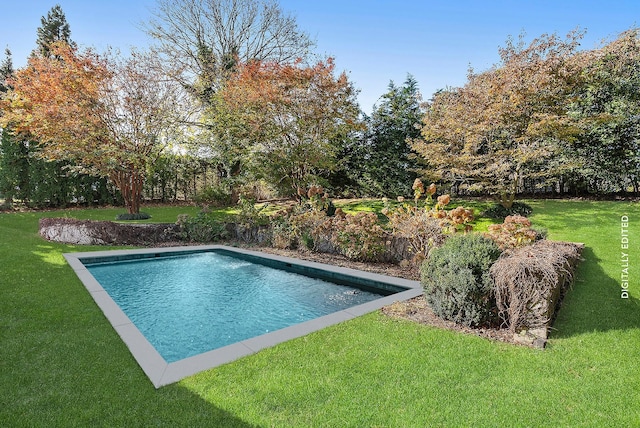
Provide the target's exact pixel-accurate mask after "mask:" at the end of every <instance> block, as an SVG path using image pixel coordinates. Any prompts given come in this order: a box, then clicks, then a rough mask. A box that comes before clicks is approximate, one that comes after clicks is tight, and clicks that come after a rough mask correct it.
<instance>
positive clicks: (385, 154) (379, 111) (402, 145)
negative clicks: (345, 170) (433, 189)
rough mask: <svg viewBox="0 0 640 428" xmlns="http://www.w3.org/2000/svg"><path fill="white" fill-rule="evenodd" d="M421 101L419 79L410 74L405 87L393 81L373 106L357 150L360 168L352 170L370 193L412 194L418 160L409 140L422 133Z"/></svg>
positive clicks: (384, 194) (388, 194) (385, 194)
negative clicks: (414, 156)
mask: <svg viewBox="0 0 640 428" xmlns="http://www.w3.org/2000/svg"><path fill="white" fill-rule="evenodd" d="M420 104H421V98H420V92H419V90H418V82H417V81H416V80H415V78H414V77H413V76H411V75H408V76H407V79H406V80H405V82H404V84H403V85H402V86H396V85H395V84H394V83H393V81H392V82H390V83H389V89H388V91H387V93H386V94H384V95H382V97H380V105H376V106H374V111H373V113H372V115H371V117H370V118H368V121H367V122H368V127H367V128H368V129H367V132H366V133H365V134H364V135H363V138H362V141H360V144H359V147H358V148H357V150H356V153H355V154H356V159H357V160H358V162H359V163H360V165H361V167H360V168H361V169H360V170H359V171H353V172H355V173H356V174H358V181H359V182H360V185H361V186H362V187H363V188H365V189H366V191H367V193H369V194H371V195H375V196H392V197H393V196H398V195H409V194H411V186H412V184H413V181H414V180H415V178H416V177H417V173H416V169H417V168H418V163H417V161H416V160H415V159H412V156H411V148H410V146H409V144H408V142H407V141H408V140H410V139H414V138H418V137H419V136H420V130H419V129H418V127H417V125H418V124H419V123H420V121H421V120H422V117H423V113H424V112H423V110H422V108H421V106H420ZM353 172H352V173H353Z"/></svg>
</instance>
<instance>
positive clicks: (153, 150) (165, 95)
mask: <svg viewBox="0 0 640 428" xmlns="http://www.w3.org/2000/svg"><path fill="white" fill-rule="evenodd" d="M50 49H51V53H52V56H46V57H45V56H42V55H34V56H32V57H31V58H30V59H29V63H28V65H27V67H25V68H24V69H21V70H18V71H17V72H16V76H15V78H14V79H13V80H12V84H13V86H14V89H13V90H12V91H10V93H9V95H8V97H7V98H6V100H5V102H4V110H5V111H6V112H7V113H6V115H5V117H4V118H3V120H4V121H12V122H13V123H16V124H17V125H16V129H17V131H28V132H30V133H31V135H33V136H35V138H37V140H38V141H39V142H40V144H41V149H42V150H41V152H40V155H41V156H44V157H46V158H48V159H68V160H72V161H74V162H75V163H76V165H79V166H80V167H82V168H83V169H84V170H87V171H90V172H94V173H98V174H100V175H103V176H106V177H109V178H110V179H111V180H112V181H113V183H114V184H115V185H116V186H117V188H118V189H119V190H120V191H121V193H122V196H123V198H124V201H125V204H126V206H127V209H128V211H129V212H130V213H138V212H139V210H140V202H141V191H142V184H143V181H144V175H145V171H146V165H147V163H148V162H152V161H153V160H154V159H155V157H157V156H158V155H159V154H160V152H161V151H162V149H163V147H164V145H165V142H166V138H167V134H168V133H169V132H170V130H171V129H172V127H173V125H174V123H175V120H174V119H175V117H176V114H178V113H179V112H181V111H182V109H181V108H180V106H179V102H180V100H181V98H180V94H179V91H178V88H176V86H175V85H174V84H172V83H171V82H169V81H168V80H167V79H166V78H164V76H161V75H157V74H155V73H154V70H156V69H157V68H156V67H153V66H152V64H150V61H153V59H151V58H149V57H146V56H144V55H142V54H138V53H135V52H134V53H133V54H132V56H131V57H130V58H129V59H127V60H118V59H110V58H106V57H100V56H98V55H96V54H94V53H92V52H91V51H85V52H79V51H78V50H77V49H75V48H73V47H71V46H69V45H67V44H64V43H53V44H52V45H51V46H50Z"/></svg>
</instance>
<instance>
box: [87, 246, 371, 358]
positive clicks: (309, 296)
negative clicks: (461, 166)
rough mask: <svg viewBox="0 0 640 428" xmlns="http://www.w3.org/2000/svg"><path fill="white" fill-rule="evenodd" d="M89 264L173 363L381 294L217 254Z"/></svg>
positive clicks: (144, 333) (96, 275)
mask: <svg viewBox="0 0 640 428" xmlns="http://www.w3.org/2000/svg"><path fill="white" fill-rule="evenodd" d="M86 267H87V269H88V270H89V272H90V273H91V274H92V275H93V276H94V277H95V279H96V280H97V281H98V282H99V283H100V284H101V285H102V287H103V288H104V290H105V291H106V292H107V293H108V294H109V295H110V296H111V298H112V299H113V300H114V301H115V302H116V303H117V304H118V305H119V306H120V308H121V309H122V311H123V312H124V313H125V314H126V315H127V316H128V317H129V319H130V320H131V322H132V323H133V324H135V326H136V327H137V328H138V329H139V330H140V331H141V332H142V334H143V335H144V336H145V337H146V338H147V340H148V341H149V342H150V343H151V344H152V345H153V346H154V347H155V348H156V350H157V351H158V352H159V353H160V355H161V356H162V357H163V358H164V359H165V360H166V361H167V362H168V363H171V362H175V361H178V360H181V359H184V358H187V357H190V356H193V355H197V354H200V353H203V352H207V351H210V350H213V349H217V348H220V347H223V346H226V345H229V344H232V343H235V342H238V341H242V340H245V339H249V338H252V337H255V336H259V335H261V334H265V333H269V332H272V331H275V330H278V329H282V328H284V327H288V326H291V325H294V324H298V323H302V322H305V321H308V320H312V319H315V318H318V317H321V316H324V315H328V314H331V313H334V312H338V311H341V310H343V309H347V308H350V307H353V306H356V305H360V304H363V303H367V302H370V301H373V300H376V299H379V298H380V297H381V294H377V293H373V292H369V291H365V290H362V289H358V288H355V287H351V286H346V285H337V284H334V283H331V282H327V281H323V280H320V279H316V278H311V277H307V276H304V275H300V274H296V273H292V272H288V271H285V270H282V269H275V268H272V267H268V266H265V265H261V264H257V263H252V262H250V261H247V260H244V259H242V258H236V257H231V256H229V255H226V254H220V253H217V252H201V253H191V254H186V255H173V256H164V257H155V258H142V259H134V260H124V261H123V260H121V261H115V262H101V263H89V264H87V265H86Z"/></svg>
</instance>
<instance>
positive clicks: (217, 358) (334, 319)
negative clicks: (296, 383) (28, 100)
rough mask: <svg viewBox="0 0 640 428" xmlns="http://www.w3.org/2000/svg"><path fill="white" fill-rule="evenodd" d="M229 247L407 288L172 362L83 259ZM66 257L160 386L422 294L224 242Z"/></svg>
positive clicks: (396, 281) (408, 285) (413, 285)
mask: <svg viewBox="0 0 640 428" xmlns="http://www.w3.org/2000/svg"><path fill="white" fill-rule="evenodd" d="M212 250H224V251H230V252H234V253H237V254H239V255H245V256H250V257H260V258H262V259H266V260H271V261H274V262H279V263H285V264H290V265H294V266H300V267H301V268H303V269H310V270H320V271H324V272H329V273H330V274H332V275H333V274H338V275H343V276H349V277H354V278H361V279H364V280H365V281H371V282H378V283H385V284H389V285H391V286H394V287H400V288H403V289H406V291H400V292H398V293H395V294H392V295H389V296H384V297H381V298H379V299H376V300H373V301H371V302H368V303H365V304H362V305H358V306H354V307H352V308H349V309H344V310H341V311H339V312H335V313H333V314H329V315H325V316H322V317H320V318H316V319H313V320H310V321H306V322H303V323H300V324H296V325H293V326H290V327H286V328H283V329H281V330H276V331H273V332H270V333H266V334H263V335H261V336H256V337H253V338H251V339H247V340H242V341H240V342H237V343H234V344H231V345H228V346H224V347H222V348H218V349H214V350H212V351H208V352H205V353H202V354H199V355H195V356H193V357H189V358H185V359H183V360H180V361H176V362H173V363H167V362H166V361H165V360H164V358H162V356H160V354H159V353H158V351H156V349H155V348H154V347H153V345H151V343H149V341H148V340H147V339H146V338H145V337H144V335H143V334H142V333H141V332H140V331H139V330H138V328H137V327H136V326H135V325H134V324H133V323H132V322H131V320H130V319H129V317H127V315H125V313H124V312H123V311H122V309H120V307H119V306H118V305H117V304H116V302H114V301H113V299H112V298H111V297H110V296H109V294H108V293H107V292H106V291H105V290H104V288H102V286H101V285H100V284H99V283H98V281H96V279H95V278H94V277H93V275H91V273H90V272H89V271H88V270H87V268H86V267H85V265H84V264H83V263H82V261H83V260H88V259H96V258H101V257H129V256H134V257H135V255H144V254H158V255H162V254H167V253H175V252H187V253H188V252H198V251H212ZM64 257H65V259H66V260H67V262H68V263H69V265H70V266H71V268H73V270H74V271H75V273H76V275H78V278H79V279H80V280H81V281H82V283H83V284H84V286H85V287H86V289H87V291H88V292H89V294H90V295H91V297H93V300H94V301H95V302H96V304H97V305H98V307H100V309H102V312H103V313H104V315H105V317H106V318H107V319H108V320H109V322H110V323H111V325H112V326H113V328H114V329H115V330H116V332H117V333H118V334H119V335H120V337H121V338H122V340H123V341H124V343H125V344H126V345H127V347H128V348H129V351H130V352H131V354H132V355H133V357H134V358H135V360H136V361H137V362H138V364H139V365H140V367H141V368H142V370H143V371H144V373H145V374H146V375H147V377H148V378H149V379H150V380H151V382H152V383H153V385H154V386H155V387H156V388H159V387H161V386H164V385H168V384H171V383H174V382H177V381H179V380H181V379H183V378H185V377H187V376H191V375H193V374H196V373H199V372H201V371H204V370H207V369H211V368H214V367H217V366H219V365H222V364H226V363H229V362H231V361H234V360H237V359H239V358H241V357H244V356H247V355H251V354H254V353H256V352H258V351H260V350H262V349H265V348H269V347H272V346H275V345H277V344H279V343H283V342H286V341H288V340H291V339H295V338H298V337H302V336H305V335H307V334H309V333H312V332H314V331H318V330H321V329H323V328H325V327H328V326H331V325H334V324H338V323H340V322H343V321H347V320H350V319H353V318H356V317H358V316H361V315H364V314H367V313H369V312H373V311H375V310H378V309H380V308H382V307H383V306H386V305H389V304H392V303H393V302H397V301H404V300H408V299H411V298H413V297H417V296H419V295H421V294H422V292H423V291H422V287H421V285H420V282H418V281H411V280H407V279H403V278H396V277H391V276H386V275H380V274H375V273H371V272H364V271H359V270H355V269H350V268H344V267H339V266H332V265H328V264H323V263H316V262H310V261H305V260H300V259H293V258H289V257H283V256H278V255H273V254H266V253H262V252H259V251H251V250H246V249H240V248H235V247H229V246H224V245H199V246H184V247H165V248H143V249H136V250H108V251H92V252H79V253H65V254H64Z"/></svg>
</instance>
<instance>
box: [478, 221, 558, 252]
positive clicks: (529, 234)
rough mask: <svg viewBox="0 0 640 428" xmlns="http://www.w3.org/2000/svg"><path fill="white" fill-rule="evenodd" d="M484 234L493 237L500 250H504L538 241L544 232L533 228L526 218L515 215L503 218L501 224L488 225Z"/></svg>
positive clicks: (544, 234)
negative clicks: (487, 229)
mask: <svg viewBox="0 0 640 428" xmlns="http://www.w3.org/2000/svg"><path fill="white" fill-rule="evenodd" d="M486 236H487V237H489V238H491V239H493V241H494V242H495V243H496V244H497V245H498V247H500V249H501V250H505V249H508V248H518V247H523V246H525V245H529V244H531V243H533V242H535V241H539V240H540V239H542V238H544V236H546V232H545V231H543V230H540V231H538V230H536V229H533V228H532V227H531V221H530V220H529V219H528V218H526V217H522V216H519V215H515V216H508V217H507V218H505V219H504V223H502V224H492V225H490V226H489V232H487V233H486Z"/></svg>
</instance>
